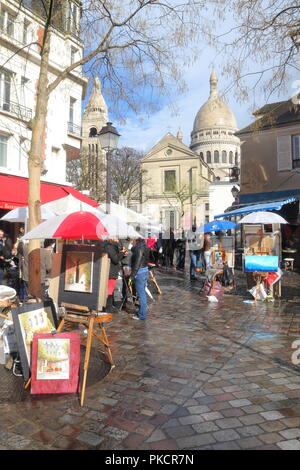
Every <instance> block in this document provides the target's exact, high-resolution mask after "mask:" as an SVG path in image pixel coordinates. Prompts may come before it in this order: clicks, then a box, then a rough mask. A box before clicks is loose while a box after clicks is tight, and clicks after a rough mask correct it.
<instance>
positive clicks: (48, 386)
mask: <svg viewBox="0 0 300 470" xmlns="http://www.w3.org/2000/svg"><path fill="white" fill-rule="evenodd" d="M11 316H12V322H11V321H10V322H9V323H10V324H11V325H12V323H13V332H12V331H11V334H10V340H9V341H8V342H7V344H6V350H5V352H6V353H7V355H9V356H11V357H12V358H13V359H16V358H17V359H18V360H20V364H21V372H22V376H23V379H24V381H28V380H29V379H31V394H51V393H79V391H80V383H79V368H80V335H79V333H56V328H57V326H58V319H57V314H56V310H55V307H54V304H53V302H52V301H46V302H34V303H25V304H23V305H22V306H21V307H16V308H12V309H11Z"/></svg>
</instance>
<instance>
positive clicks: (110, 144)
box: [98, 122, 120, 214]
mask: <svg viewBox="0 0 300 470" xmlns="http://www.w3.org/2000/svg"><path fill="white" fill-rule="evenodd" d="M98 137H99V140H100V144H101V148H103V150H105V151H106V198H105V199H106V213H107V214H109V212H110V210H109V207H110V200H111V153H112V151H113V150H115V149H116V148H117V146H118V141H119V137H120V134H119V133H118V131H117V129H116V128H115V127H113V125H112V123H111V122H107V123H106V126H103V127H102V129H101V131H100V132H99V134H98Z"/></svg>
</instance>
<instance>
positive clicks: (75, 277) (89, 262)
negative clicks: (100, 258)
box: [65, 251, 94, 292]
mask: <svg viewBox="0 0 300 470" xmlns="http://www.w3.org/2000/svg"><path fill="white" fill-rule="evenodd" d="M93 259H94V253H92V252H78V251H68V252H67V254H66V271H65V290H69V291H76V292H92V285H93Z"/></svg>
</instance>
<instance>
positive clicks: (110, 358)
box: [99, 323, 114, 366]
mask: <svg viewBox="0 0 300 470" xmlns="http://www.w3.org/2000/svg"><path fill="white" fill-rule="evenodd" d="M99 328H100V331H101V333H102V336H103V339H104V345H105V349H106V353H107V356H108V360H109V363H110V364H111V365H112V366H114V361H113V358H112V354H111V350H110V347H109V342H108V338H107V335H106V331H105V328H104V326H103V324H101V323H100V325H99Z"/></svg>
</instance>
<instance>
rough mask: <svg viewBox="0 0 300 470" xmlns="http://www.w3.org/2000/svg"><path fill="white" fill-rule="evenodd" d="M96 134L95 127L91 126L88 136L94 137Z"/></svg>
mask: <svg viewBox="0 0 300 470" xmlns="http://www.w3.org/2000/svg"><path fill="white" fill-rule="evenodd" d="M96 135H97V129H96V127H91V128H90V134H89V137H95V136H96Z"/></svg>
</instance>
